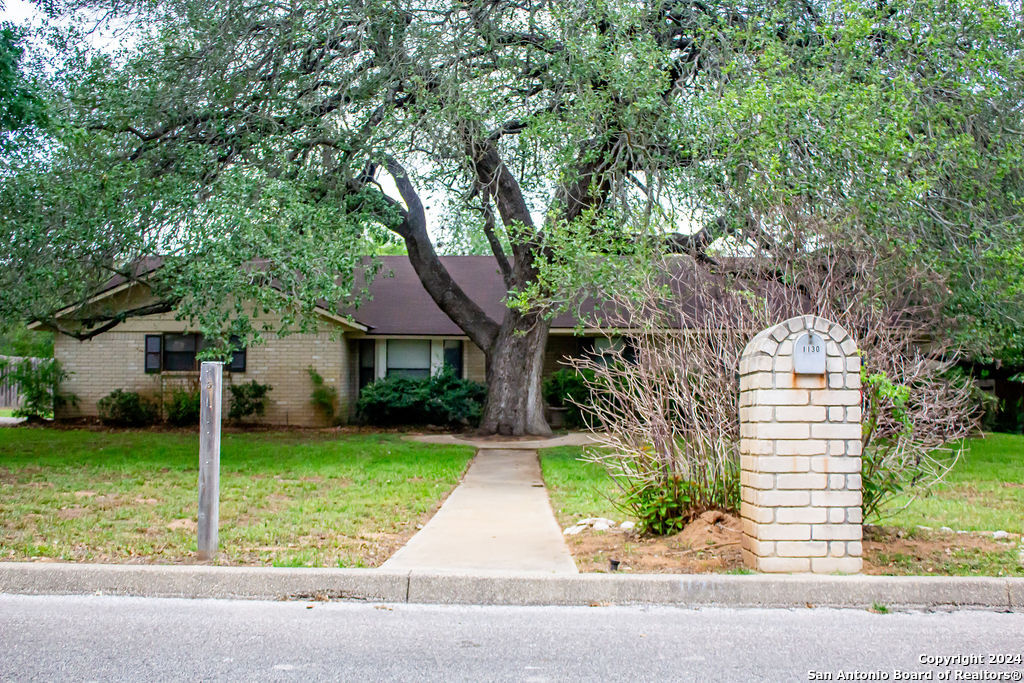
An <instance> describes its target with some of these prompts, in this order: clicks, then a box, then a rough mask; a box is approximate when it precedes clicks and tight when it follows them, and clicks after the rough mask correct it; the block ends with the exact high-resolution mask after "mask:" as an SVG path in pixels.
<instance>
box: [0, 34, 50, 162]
mask: <svg viewBox="0 0 1024 683" xmlns="http://www.w3.org/2000/svg"><path fill="white" fill-rule="evenodd" d="M24 37H25V36H24V33H23V32H22V31H20V30H18V29H16V28H14V27H13V26H12V25H11V24H8V23H0V151H5V150H6V149H7V147H8V139H7V136H6V135H4V134H5V133H10V132H13V131H16V130H18V129H20V128H24V127H27V126H41V125H44V124H45V123H46V121H47V118H48V117H47V111H46V106H45V104H44V102H43V100H42V98H41V97H40V95H39V93H38V92H37V91H36V88H35V87H34V84H33V83H31V82H30V81H29V79H28V78H26V76H25V74H24V73H23V72H22V70H21V68H20V67H21V59H22V56H23V55H24V53H25V48H24V47H23V46H22V41H23V40H24Z"/></svg>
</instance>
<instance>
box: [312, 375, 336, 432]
mask: <svg viewBox="0 0 1024 683" xmlns="http://www.w3.org/2000/svg"><path fill="white" fill-rule="evenodd" d="M307 371H308V372H309V379H310V380H312V382H313V393H311V394H310V395H309V402H310V403H312V404H313V407H314V408H316V409H317V410H318V411H320V412H321V413H322V414H323V416H324V417H325V418H327V421H328V422H333V421H334V414H335V413H336V412H337V405H338V390H337V389H335V388H334V387H329V386H327V385H326V384H325V383H324V378H323V377H322V376H321V375H320V373H318V372H317V371H316V370H314V369H313V366H309V368H307Z"/></svg>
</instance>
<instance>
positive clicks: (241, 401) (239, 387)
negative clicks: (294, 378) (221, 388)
mask: <svg viewBox="0 0 1024 683" xmlns="http://www.w3.org/2000/svg"><path fill="white" fill-rule="evenodd" d="M272 388H273V387H271V386H270V385H269V384H260V383H259V382H257V381H256V380H252V381H250V382H245V383H243V384H232V385H231V387H230V389H231V410H229V411H228V417H229V418H231V419H232V420H241V419H242V418H243V417H248V416H249V415H262V414H263V411H265V410H266V409H267V394H268V393H269V392H270V390H271V389H272Z"/></svg>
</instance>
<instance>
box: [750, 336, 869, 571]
mask: <svg viewBox="0 0 1024 683" xmlns="http://www.w3.org/2000/svg"><path fill="white" fill-rule="evenodd" d="M812 330H813V331H814V333H816V334H817V335H819V336H820V337H822V339H823V340H824V341H825V353H826V357H825V372H824V373H822V374H820V375H806V374H796V373H795V372H794V370H793V353H794V344H795V342H796V341H797V339H798V338H799V337H801V336H803V334H804V333H806V332H808V331H812ZM860 388H861V387H860V357H859V356H858V355H857V347H856V344H855V343H854V341H853V339H851V338H850V336H849V334H847V332H846V331H845V330H844V329H843V328H842V327H840V326H839V325H836V324H834V323H831V322H829V321H827V320H825V319H823V318H818V317H815V316H800V317H796V318H791V319H790V320H787V321H785V322H784V323H781V324H779V325H777V326H775V327H773V328H770V329H768V330H765V331H763V332H761V333H760V334H758V335H757V336H755V337H754V339H752V340H751V342H750V343H749V344H748V345H747V347H746V349H745V350H744V352H743V355H742V357H741V360H740V402H739V413H740V438H741V440H740V453H741V457H740V466H741V474H740V492H741V494H740V495H741V499H742V503H741V507H740V516H741V518H742V526H743V546H742V550H743V559H744V562H745V563H746V564H747V566H749V567H751V568H753V569H757V570H759V571H764V572H814V573H825V574H828V573H832V572H842V573H856V572H859V571H860V570H861V566H862V559H861V553H862V544H861V531H862V524H861V523H862V521H863V520H862V514H861V477H860V471H861V458H860V455H861V441H860V439H861V408H860V402H861V395H860Z"/></svg>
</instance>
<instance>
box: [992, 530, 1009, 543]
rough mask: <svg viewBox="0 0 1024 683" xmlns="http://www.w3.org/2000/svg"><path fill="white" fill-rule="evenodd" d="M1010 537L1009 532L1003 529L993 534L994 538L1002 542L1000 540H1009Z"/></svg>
mask: <svg viewBox="0 0 1024 683" xmlns="http://www.w3.org/2000/svg"><path fill="white" fill-rule="evenodd" d="M1009 537H1010V534H1008V533H1007V532H1005V531H1003V530H1002V529H1000V530H999V531H993V532H992V538H994V539H995V540H997V541H1000V540H1002V539H1004V538H1009Z"/></svg>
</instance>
